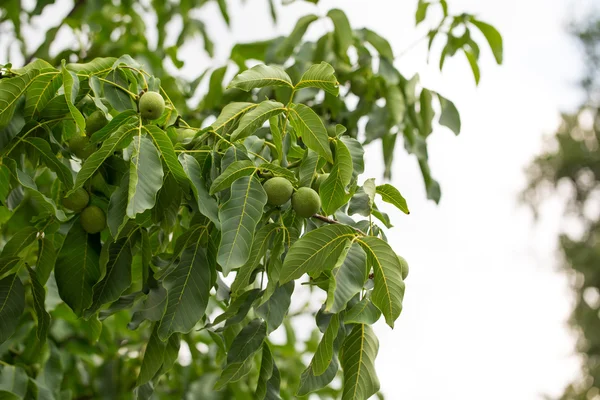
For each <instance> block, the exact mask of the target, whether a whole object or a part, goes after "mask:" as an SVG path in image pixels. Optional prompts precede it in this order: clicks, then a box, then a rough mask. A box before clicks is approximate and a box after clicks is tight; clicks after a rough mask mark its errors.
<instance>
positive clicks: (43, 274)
mask: <svg viewBox="0 0 600 400" xmlns="http://www.w3.org/2000/svg"><path fill="white" fill-rule="evenodd" d="M55 263H56V248H55V246H54V242H53V241H52V240H51V239H49V238H48V235H46V236H44V237H43V238H41V239H40V240H39V247H38V259H37V263H36V265H35V272H36V274H37V278H38V280H39V281H40V283H41V284H42V285H45V284H46V282H47V281H48V278H49V277H50V274H51V273H52V270H53V269H54V264H55Z"/></svg>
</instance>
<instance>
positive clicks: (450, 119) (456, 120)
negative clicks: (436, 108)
mask: <svg viewBox="0 0 600 400" xmlns="http://www.w3.org/2000/svg"><path fill="white" fill-rule="evenodd" d="M438 98H439V99H440V105H441V107H442V114H441V115H440V125H444V126H446V127H448V128H450V130H452V132H454V134H455V135H458V134H459V133H460V127H461V122H460V114H459V113H458V110H457V109H456V106H455V105H454V103H453V102H451V101H450V100H448V99H446V98H445V97H442V96H441V95H440V94H439V93H438Z"/></svg>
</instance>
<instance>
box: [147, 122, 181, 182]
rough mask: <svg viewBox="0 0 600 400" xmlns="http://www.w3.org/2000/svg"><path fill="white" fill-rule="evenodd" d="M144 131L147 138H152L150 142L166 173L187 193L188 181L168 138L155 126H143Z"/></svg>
mask: <svg viewBox="0 0 600 400" xmlns="http://www.w3.org/2000/svg"><path fill="white" fill-rule="evenodd" d="M144 129H145V130H146V132H148V136H150V137H151V138H152V142H154V145H155V146H156V149H157V150H158V154H159V155H160V158H161V159H162V160H163V162H164V164H165V165H166V166H167V169H168V171H169V172H170V173H171V174H172V175H173V177H174V178H175V179H176V180H177V182H178V183H179V185H180V186H181V188H182V190H183V191H184V192H187V188H188V186H189V182H190V181H189V178H188V176H187V175H186V173H185V171H184V170H183V167H182V166H181V164H180V163H179V161H178V159H177V154H175V149H174V148H173V143H171V140H170V139H169V136H167V134H166V133H165V132H164V131H163V130H162V129H160V128H159V127H158V126H156V125H145V126H144Z"/></svg>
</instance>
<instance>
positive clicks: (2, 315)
mask: <svg viewBox="0 0 600 400" xmlns="http://www.w3.org/2000/svg"><path fill="white" fill-rule="evenodd" d="M24 310H25V288H24V287H23V283H22V282H21V279H19V276H18V275H17V274H13V275H9V276H7V277H5V278H3V279H0V321H2V324H0V344H2V343H4V342H5V341H6V340H7V339H8V338H10V337H11V336H12V334H13V333H14V332H15V329H17V326H18V325H19V318H20V317H21V315H22V314H23V311H24Z"/></svg>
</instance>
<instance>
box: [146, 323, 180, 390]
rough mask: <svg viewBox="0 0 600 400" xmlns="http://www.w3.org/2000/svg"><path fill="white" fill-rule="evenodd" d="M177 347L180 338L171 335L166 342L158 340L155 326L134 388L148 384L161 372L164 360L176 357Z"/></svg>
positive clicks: (156, 326) (156, 325)
mask: <svg viewBox="0 0 600 400" xmlns="http://www.w3.org/2000/svg"><path fill="white" fill-rule="evenodd" d="M179 345H180V338H179V336H178V335H172V336H171V337H170V338H169V340H167V341H162V340H160V338H159V336H158V324H155V325H154V329H153V330H152V334H151V335H150V339H149V340H148V345H147V346H146V350H145V351H144V358H143V361H142V366H141V367H140V373H139V375H138V378H137V382H136V386H141V385H143V384H145V383H147V382H150V381H151V380H152V379H153V378H154V376H155V375H156V374H157V373H158V372H159V371H160V370H161V368H162V366H163V364H164V363H165V360H166V359H171V358H173V357H177V354H178V353H179Z"/></svg>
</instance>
